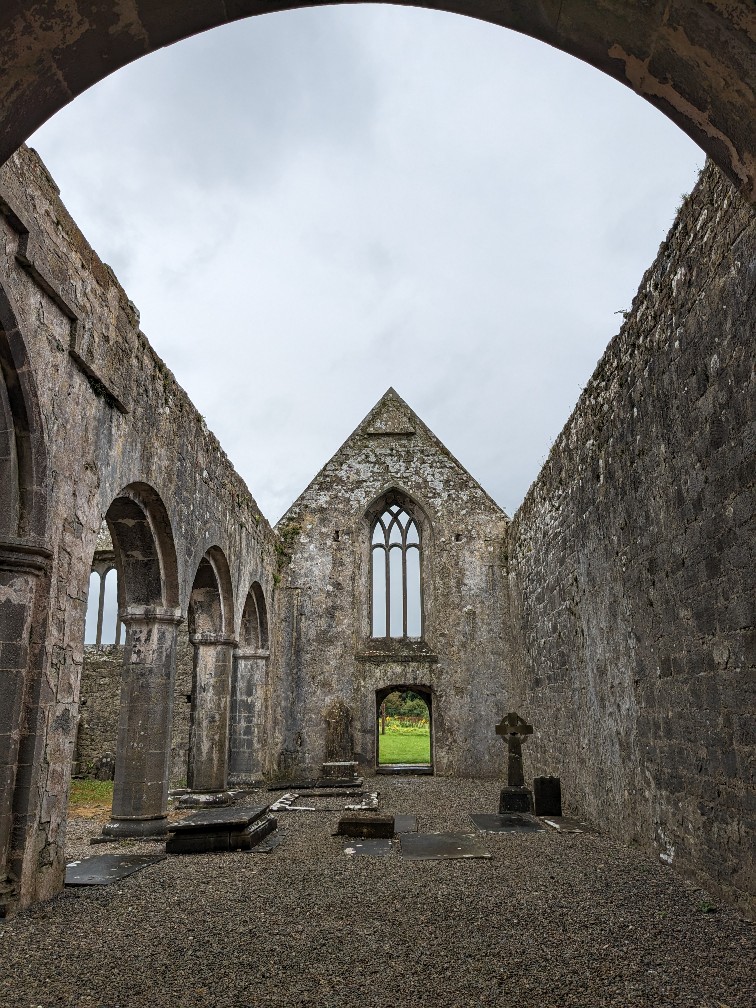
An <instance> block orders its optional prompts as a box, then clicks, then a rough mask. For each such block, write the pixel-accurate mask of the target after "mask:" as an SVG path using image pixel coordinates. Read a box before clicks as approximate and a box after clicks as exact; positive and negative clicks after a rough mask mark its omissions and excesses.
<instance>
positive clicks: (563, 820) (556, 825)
mask: <svg viewBox="0 0 756 1008" xmlns="http://www.w3.org/2000/svg"><path fill="white" fill-rule="evenodd" d="M541 818H542V819H543V821H544V822H545V823H546V825H547V826H551V828H552V829H555V830H556V831H557V833H595V832H596V830H595V829H593V828H592V827H591V826H589V825H588V823H584V822H580V820H579V819H570V817H569V816H541Z"/></svg>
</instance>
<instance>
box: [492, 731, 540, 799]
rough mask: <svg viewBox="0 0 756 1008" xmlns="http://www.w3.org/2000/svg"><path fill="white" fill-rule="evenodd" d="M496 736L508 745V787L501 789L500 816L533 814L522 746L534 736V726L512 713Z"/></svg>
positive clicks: (531, 796)
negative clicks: (523, 764)
mask: <svg viewBox="0 0 756 1008" xmlns="http://www.w3.org/2000/svg"><path fill="white" fill-rule="evenodd" d="M496 734H497V735H501V737H502V739H503V740H504V741H505V742H506V743H507V786H506V787H504V788H502V789H501V797H500V798H499V814H500V815H501V814H503V813H505V812H532V811H533V794H532V792H531V790H530V788H528V787H525V774H524V772H523V766H522V744H523V742H524V741H525V740H526V739H527V737H528V735H532V734H533V726H532V725H529V724H528V723H527V721H524V720H523V719H522V718H521V717H520V715H519V714H515V713H514V712H510V713H509V714H507V716H506V717H505V718H502V720H501V721H500V722H499V724H498V725H497V726H496Z"/></svg>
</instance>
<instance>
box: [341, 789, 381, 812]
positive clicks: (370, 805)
mask: <svg viewBox="0 0 756 1008" xmlns="http://www.w3.org/2000/svg"><path fill="white" fill-rule="evenodd" d="M377 808H378V792H377V791H371V792H370V793H369V794H366V795H364V796H363V798H362V801H361V802H360V804H359V805H345V806H344V811H345V812H375V811H376V809H377Z"/></svg>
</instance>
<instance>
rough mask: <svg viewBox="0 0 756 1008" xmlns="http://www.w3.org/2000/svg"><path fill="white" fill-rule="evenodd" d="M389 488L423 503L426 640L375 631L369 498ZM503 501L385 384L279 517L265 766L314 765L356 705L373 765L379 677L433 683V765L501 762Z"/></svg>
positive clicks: (455, 771) (362, 746) (365, 754)
mask: <svg viewBox="0 0 756 1008" xmlns="http://www.w3.org/2000/svg"><path fill="white" fill-rule="evenodd" d="M390 488H396V489H398V490H400V491H402V492H403V493H405V494H407V495H409V496H410V497H411V498H412V499H413V500H414V502H415V503H416V504H418V505H419V506H420V508H421V509H422V513H423V515H424V516H425V519H426V523H425V525H424V527H423V579H424V585H423V589H424V590H423V594H424V603H425V618H426V620H425V632H424V635H423V640H422V641H417V642H401V641H399V640H396V641H391V643H390V644H389V643H387V641H386V640H385V639H384V640H382V641H381V640H371V636H370V634H371V628H370V613H369V563H370V553H369V550H370V533H371V523H370V521H369V520H368V518H367V517H366V510H367V509H368V507H369V506H370V505H371V503H372V502H373V501H375V499H376V498H377V497H379V496H380V495H381V494H383V493H384V492H385V491H387V490H388V489H390ZM506 526H507V518H506V515H505V514H504V513H503V512H502V511H501V510H500V509H499V508H498V507H497V506H496V504H494V502H493V501H492V500H491V499H490V498H489V497H488V495H487V494H486V493H485V492H484V491H483V490H482V489H481V487H480V486H479V485H478V484H477V483H476V482H475V480H473V478H472V477H471V476H470V475H469V473H467V472H466V471H465V470H464V469H463V468H462V466H461V465H460V464H459V463H458V462H457V461H456V460H455V459H454V458H453V456H451V455H450V454H449V452H448V451H447V450H446V449H445V448H444V446H443V445H441V443H440V442H439V441H438V440H437V439H436V438H435V437H434V436H433V434H432V433H431V432H430V431H429V430H428V429H427V428H426V427H425V426H424V425H423V424H422V422H421V421H420V420H419V419H418V417H417V416H416V415H415V414H414V413H413V412H412V410H410V409H409V407H408V406H407V404H406V403H404V402H403V400H401V399H400V397H399V396H397V395H396V393H395V392H393V390H390V391H389V392H388V393H387V394H386V396H384V397H383V399H382V400H381V401H380V402H379V403H378V405H377V406H376V407H375V409H374V410H373V411H371V413H370V414H368V417H367V418H366V419H365V420H364V421H363V423H362V424H361V425H360V426H359V427H358V428H357V430H356V431H355V432H354V434H353V435H352V436H351V437H350V438H349V439H348V440H347V442H346V443H345V444H344V445H343V446H342V448H341V449H339V451H338V452H337V453H336V455H335V456H334V457H333V458H332V459H331V461H330V462H328V463H327V464H326V465H325V466H324V468H323V469H322V470H321V472H320V473H319V474H318V476H317V477H316V478H315V479H314V480H313V482H312V483H311V484H310V486H309V487H308V488H307V490H305V492H304V493H303V494H302V496H301V497H300V498H299V499H298V500H297V501H296V503H295V504H294V505H293V506H292V508H291V509H290V510H289V511H288V512H287V514H286V515H285V516H284V517H283V518H282V519H281V521H280V522H279V524H278V526H277V529H278V531H279V533H280V535H281V538H282V543H283V545H284V547H286V548H287V549H289V550H290V552H291V562H290V564H289V565H288V567H286V568H285V578H284V581H283V585H284V589H283V590H284V595H285V597H286V603H285V604H283V605H282V607H281V611H282V613H283V619H282V622H281V626H280V630H279V632H280V635H281V639H280V642H279V648H278V651H279V654H280V655H281V660H282V661H283V662H284V663H285V664H284V667H283V668H282V669H281V671H280V678H279V679H278V681H277V683H276V685H275V687H274V689H273V696H274V704H275V706H274V709H273V711H272V715H273V724H272V728H271V736H272V737H273V738H274V739H275V740H276V748H277V754H276V752H275V751H274V752H272V756H273V757H274V759H273V761H272V763H271V765H270V767H269V770H270V772H272V773H278V774H281V775H283V776H288V775H290V774H295V773H298V772H308V771H314V772H318V771H319V767H320V764H321V763H322V762H323V758H324V741H325V732H326V713H327V712H328V711H329V710H330V709H331V708H332V707H333V705H334V704H336V703H341V704H343V705H344V706H345V707H346V708H347V709H348V710H349V712H350V714H351V730H352V734H353V746H354V756H355V758H356V759H357V760H358V761H359V763H360V765H361V767H362V769H363V770H367V771H370V770H372V769H373V768H374V766H375V744H376V691H377V690H379V689H382V688H384V687H387V686H390V685H406V686H413V685H418V686H426V687H428V688H429V689H430V690H431V691H432V701H433V758H434V766H435V770H436V772H438V773H441V774H449V775H460V776H463V775H483V776H486V775H495V774H497V773H500V772H501V767H502V760H503V755H502V751H501V750H502V746H501V742H500V741H499V739H497V737H496V735H495V734H494V731H493V726H494V725H495V723H496V722H497V721H498V719H499V718H500V717H501V715H502V714H503V713H506V710H507V709H508V707H507V704H508V702H509V701H508V698H507V696H506V693H505V692H504V691H503V689H502V684H503V683H504V682H505V680H506V679H507V676H508V667H509V647H508V635H507V634H506V632H505V633H502V630H501V628H502V627H505V626H506V625H507V623H508V619H509V616H508V612H507V598H506V578H505V568H504V562H505V561H504V552H503V544H504V534H505V530H506Z"/></svg>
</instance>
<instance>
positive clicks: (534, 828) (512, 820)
mask: <svg viewBox="0 0 756 1008" xmlns="http://www.w3.org/2000/svg"><path fill="white" fill-rule="evenodd" d="M470 819H471V820H472V822H473V825H474V826H475V827H476V828H477V829H479V830H484V831H485V832H486V833H545V830H544V828H543V824H542V823H541V822H540V820H539V819H536V818H535V816H532V815H527V814H526V813H524V812H499V813H498V814H497V813H495V812H473V813H472V814H471V815H470Z"/></svg>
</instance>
